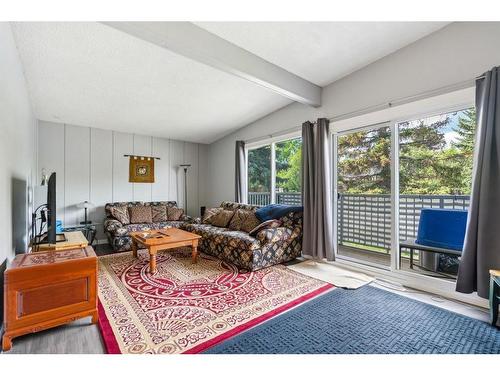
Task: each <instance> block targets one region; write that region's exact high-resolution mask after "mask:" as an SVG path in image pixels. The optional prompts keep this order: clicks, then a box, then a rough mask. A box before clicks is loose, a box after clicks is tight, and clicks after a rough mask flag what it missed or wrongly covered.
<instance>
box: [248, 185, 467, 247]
mask: <svg viewBox="0 0 500 375" xmlns="http://www.w3.org/2000/svg"><path fill="white" fill-rule="evenodd" d="M469 199H470V197H469V196H468V195H410V194H402V195H400V196H399V239H400V241H406V240H408V239H411V238H415V237H416V236H417V230H418V222H419V220H420V211H421V210H422V208H449V209H459V210H466V209H468V207H469ZM275 201H276V203H281V204H290V205H301V204H302V197H301V193H276V200H275ZM248 203H249V204H254V205H259V206H265V205H267V204H270V203H271V193H269V192H250V193H248ZM336 225H337V229H338V232H337V236H338V243H339V244H342V245H345V246H353V247H356V246H357V245H358V246H359V245H361V246H363V247H364V248H365V249H367V250H369V249H370V247H376V248H378V249H379V251H380V250H385V252H386V253H389V252H390V248H391V196H390V195H389V194H339V196H338V211H337V223H336Z"/></svg>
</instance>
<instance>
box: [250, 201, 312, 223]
mask: <svg viewBox="0 0 500 375" xmlns="http://www.w3.org/2000/svg"><path fill="white" fill-rule="evenodd" d="M303 210H304V207H302V206H290V205H287V204H268V205H267V206H264V207H262V208H259V209H257V211H255V216H257V219H259V220H260V221H261V222H264V221H267V220H274V219H279V218H282V217H283V216H285V215H287V214H289V213H290V212H302V211H303Z"/></svg>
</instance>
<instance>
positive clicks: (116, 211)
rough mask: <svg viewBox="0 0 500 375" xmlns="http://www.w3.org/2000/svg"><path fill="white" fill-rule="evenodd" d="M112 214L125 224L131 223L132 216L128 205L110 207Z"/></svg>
mask: <svg viewBox="0 0 500 375" xmlns="http://www.w3.org/2000/svg"><path fill="white" fill-rule="evenodd" d="M109 211H110V212H111V215H112V216H113V217H114V218H115V219H116V220H118V221H119V222H120V223H122V224H123V225H127V224H130V216H129V215H128V208H127V206H114V207H110V209H109Z"/></svg>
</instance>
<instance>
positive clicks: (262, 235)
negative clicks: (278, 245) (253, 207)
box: [255, 227, 294, 245]
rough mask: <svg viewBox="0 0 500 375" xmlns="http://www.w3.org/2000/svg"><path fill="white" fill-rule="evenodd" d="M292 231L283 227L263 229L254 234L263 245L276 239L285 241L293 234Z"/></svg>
mask: <svg viewBox="0 0 500 375" xmlns="http://www.w3.org/2000/svg"><path fill="white" fill-rule="evenodd" d="M293 234H294V232H293V231H292V230H291V229H289V228H285V227H276V228H268V229H263V230H261V231H260V232H259V233H257V235H256V236H255V237H256V238H257V239H258V240H259V241H260V242H261V243H262V244H263V245H265V244H268V243H274V242H278V241H286V240H288V239H289V238H291V237H292V236H293Z"/></svg>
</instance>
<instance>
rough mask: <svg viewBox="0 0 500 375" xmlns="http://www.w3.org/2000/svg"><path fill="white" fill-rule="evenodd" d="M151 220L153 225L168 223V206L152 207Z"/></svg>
mask: <svg viewBox="0 0 500 375" xmlns="http://www.w3.org/2000/svg"><path fill="white" fill-rule="evenodd" d="M151 218H152V221H153V223H159V222H162V221H167V220H168V219H167V206H166V205H163V204H159V205H154V206H151Z"/></svg>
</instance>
